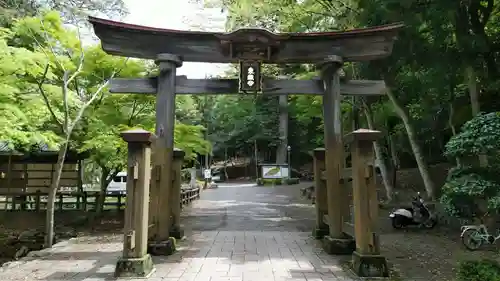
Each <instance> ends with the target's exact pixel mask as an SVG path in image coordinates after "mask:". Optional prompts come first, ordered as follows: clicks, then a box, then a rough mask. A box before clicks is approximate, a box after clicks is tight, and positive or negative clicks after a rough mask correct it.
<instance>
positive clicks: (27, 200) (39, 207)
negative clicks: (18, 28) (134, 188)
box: [0, 188, 200, 212]
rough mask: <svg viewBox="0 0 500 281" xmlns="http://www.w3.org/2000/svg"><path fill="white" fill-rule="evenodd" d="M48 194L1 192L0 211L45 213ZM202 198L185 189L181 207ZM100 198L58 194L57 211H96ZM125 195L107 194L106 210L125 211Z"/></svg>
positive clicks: (92, 193)
mask: <svg viewBox="0 0 500 281" xmlns="http://www.w3.org/2000/svg"><path fill="white" fill-rule="evenodd" d="M47 197H48V193H46V192H9V193H2V192H0V211H2V210H4V211H35V212H39V211H44V210H46V209H47ZM199 197H200V189H199V188H183V189H182V190H181V207H182V206H185V205H187V204H189V203H190V202H192V201H193V200H195V199H197V198H199ZM98 198H99V192H98V191H87V192H58V193H57V194H56V202H55V206H56V210H57V211H70V210H73V211H75V210H77V211H94V210H95V209H96V202H97V201H98ZM126 198H127V196H126V195H125V194H112V193H108V194H106V198H105V201H104V206H103V208H104V210H123V209H124V208H125V201H126Z"/></svg>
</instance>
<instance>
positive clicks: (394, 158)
mask: <svg viewBox="0 0 500 281" xmlns="http://www.w3.org/2000/svg"><path fill="white" fill-rule="evenodd" d="M387 140H388V142H389V152H390V154H391V163H392V176H391V183H392V186H393V187H395V186H396V181H397V175H398V170H399V157H398V152H397V151H396V144H395V143H394V139H393V137H392V136H391V132H389V133H388V134H387Z"/></svg>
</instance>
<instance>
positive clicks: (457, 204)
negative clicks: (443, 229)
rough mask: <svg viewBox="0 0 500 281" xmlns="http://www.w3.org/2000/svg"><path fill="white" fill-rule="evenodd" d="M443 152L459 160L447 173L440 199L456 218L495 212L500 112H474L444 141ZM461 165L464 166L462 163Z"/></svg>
mask: <svg viewBox="0 0 500 281" xmlns="http://www.w3.org/2000/svg"><path fill="white" fill-rule="evenodd" d="M445 155H446V156H448V157H450V158H455V159H458V160H460V161H459V162H460V163H457V164H458V165H457V167H455V168H453V169H451V170H450V171H449V173H448V179H447V181H446V184H445V185H444V186H443V188H442V195H441V198H440V200H441V202H442V203H443V204H444V206H445V209H446V211H447V212H449V213H450V214H452V215H455V216H458V217H469V218H470V217H481V216H483V215H484V214H485V213H486V212H489V213H490V215H496V212H497V210H499V209H500V174H499V173H498V171H499V169H500V157H499V156H500V114H499V113H497V112H492V113H487V114H483V113H481V114H478V115H477V116H475V117H474V118H472V119H471V120H469V121H468V122H466V123H465V124H464V125H463V126H462V130H461V132H460V133H459V134H457V135H456V136H454V137H452V138H451V139H450V140H449V141H448V143H447V144H446V151H445ZM478 155H487V156H488V166H487V167H484V166H480V165H478V164H477V163H476V161H473V162H471V160H473V159H475V160H477V158H478ZM464 164H465V165H464Z"/></svg>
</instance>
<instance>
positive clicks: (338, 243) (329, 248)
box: [322, 236, 356, 255]
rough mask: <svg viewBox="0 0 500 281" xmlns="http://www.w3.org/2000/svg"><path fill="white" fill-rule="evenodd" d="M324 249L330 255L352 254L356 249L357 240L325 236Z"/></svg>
mask: <svg viewBox="0 0 500 281" xmlns="http://www.w3.org/2000/svg"><path fill="white" fill-rule="evenodd" d="M322 244H323V250H325V252H327V253H328V254H330V255H350V254H352V252H354V250H356V242H355V241H354V240H353V239H351V238H347V237H346V238H332V237H330V236H325V237H323V241H322Z"/></svg>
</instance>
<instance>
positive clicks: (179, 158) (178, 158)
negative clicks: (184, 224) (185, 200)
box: [170, 148, 186, 239]
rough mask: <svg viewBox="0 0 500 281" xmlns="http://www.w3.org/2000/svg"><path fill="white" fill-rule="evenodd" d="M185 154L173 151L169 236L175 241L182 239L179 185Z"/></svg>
mask: <svg viewBox="0 0 500 281" xmlns="http://www.w3.org/2000/svg"><path fill="white" fill-rule="evenodd" d="M184 155H186V153H185V152H184V151H182V150H180V149H177V148H176V149H175V150H174V162H173V171H172V172H173V180H174V183H173V185H172V193H171V197H170V210H171V213H172V228H171V229H170V236H171V237H174V238H175V239H181V238H182V237H184V230H183V229H182V228H181V210H182V208H181V185H182V177H181V172H182V163H183V162H184Z"/></svg>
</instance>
